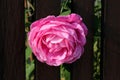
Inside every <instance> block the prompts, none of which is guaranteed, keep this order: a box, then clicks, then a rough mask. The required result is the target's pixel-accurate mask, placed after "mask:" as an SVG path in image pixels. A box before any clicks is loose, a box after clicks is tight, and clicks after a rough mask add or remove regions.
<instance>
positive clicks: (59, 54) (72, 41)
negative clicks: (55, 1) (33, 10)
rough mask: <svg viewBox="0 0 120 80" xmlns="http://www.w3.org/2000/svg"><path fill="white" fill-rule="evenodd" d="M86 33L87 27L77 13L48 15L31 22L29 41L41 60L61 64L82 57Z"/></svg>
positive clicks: (49, 63)
mask: <svg viewBox="0 0 120 80" xmlns="http://www.w3.org/2000/svg"><path fill="white" fill-rule="evenodd" d="M86 35H87V28H86V26H85V24H84V23H83V21H82V18H81V17H80V16H79V15H77V14H75V13H72V14H70V15H67V16H57V17H55V16H47V17H46V18H42V19H40V20H37V21H35V22H33V23H32V24H31V26H30V32H29V33H28V42H29V45H30V47H31V49H32V51H33V53H34V55H35V56H36V58H37V59H38V60H39V61H40V62H45V63H47V64H48V65H51V66H59V65H61V64H63V63H72V62H74V61H76V60H77V59H79V58H80V56H81V55H82V54H83V52H84V45H85V43H86Z"/></svg>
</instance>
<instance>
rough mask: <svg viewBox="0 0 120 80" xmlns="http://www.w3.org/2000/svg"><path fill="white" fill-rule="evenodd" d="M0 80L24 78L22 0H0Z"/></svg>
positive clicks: (23, 79) (20, 79)
mask: <svg viewBox="0 0 120 80" xmlns="http://www.w3.org/2000/svg"><path fill="white" fill-rule="evenodd" d="M0 43H1V44H0V80H25V45H24V44H25V27H24V0H11V1H10V0H0Z"/></svg>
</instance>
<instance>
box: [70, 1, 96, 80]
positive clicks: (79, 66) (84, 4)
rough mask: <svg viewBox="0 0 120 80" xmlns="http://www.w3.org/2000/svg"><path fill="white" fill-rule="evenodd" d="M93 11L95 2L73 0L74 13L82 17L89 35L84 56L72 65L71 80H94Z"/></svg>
mask: <svg viewBox="0 0 120 80" xmlns="http://www.w3.org/2000/svg"><path fill="white" fill-rule="evenodd" d="M93 9H94V0H72V12H75V13H78V14H80V15H81V16H82V18H83V21H84V22H85V24H86V25H87V27H88V35H87V44H86V45H85V50H84V51H85V52H84V54H83V55H82V57H81V58H80V59H79V60H78V61H76V62H75V63H73V64H72V73H71V80H93V78H92V77H93V76H92V72H93V69H92V67H93V63H92V61H93V14H94V12H93Z"/></svg>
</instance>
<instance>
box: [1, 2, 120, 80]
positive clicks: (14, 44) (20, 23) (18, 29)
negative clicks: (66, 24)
mask: <svg viewBox="0 0 120 80" xmlns="http://www.w3.org/2000/svg"><path fill="white" fill-rule="evenodd" d="M93 5H94V0H72V3H71V8H72V12H75V13H78V14H80V15H81V16H82V17H83V19H84V21H85V23H86V25H87V26H88V29H89V33H88V36H87V44H86V46H85V54H84V55H83V56H82V57H81V59H80V60H78V61H76V62H75V63H73V64H70V65H69V66H70V67H71V69H70V72H71V80H93V78H92V77H93V76H92V74H93V34H94V33H93V32H94V31H93V30H94V27H93V23H94V20H93V14H94V12H93V9H94V8H93ZM102 5H103V7H102V21H101V22H102V36H101V39H102V41H101V43H102V44H101V48H102V51H101V52H102V53H101V54H102V55H101V80H120V10H119V7H120V1H119V0H116V1H114V0H102ZM59 11H60V0H36V16H35V17H36V19H39V18H41V17H45V16H47V15H50V14H54V15H59ZM24 30H25V27H24V0H0V80H25V31H24ZM35 64H36V67H35V80H60V72H59V71H60V70H59V67H50V66H47V65H46V64H43V63H40V62H38V61H37V60H36V62H35Z"/></svg>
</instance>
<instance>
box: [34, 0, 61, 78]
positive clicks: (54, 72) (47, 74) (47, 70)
mask: <svg viewBox="0 0 120 80" xmlns="http://www.w3.org/2000/svg"><path fill="white" fill-rule="evenodd" d="M59 12H60V0H45V1H44V0H36V19H40V18H42V17H46V16H48V15H59ZM35 80H60V70H59V67H51V66H48V65H46V64H43V63H41V62H39V61H37V60H36V72H35Z"/></svg>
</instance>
